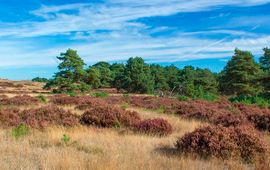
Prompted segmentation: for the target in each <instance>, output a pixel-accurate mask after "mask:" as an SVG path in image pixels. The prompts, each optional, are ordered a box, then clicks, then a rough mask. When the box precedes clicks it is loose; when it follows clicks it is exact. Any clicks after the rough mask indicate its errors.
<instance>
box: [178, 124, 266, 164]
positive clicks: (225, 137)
mask: <svg viewBox="0 0 270 170" xmlns="http://www.w3.org/2000/svg"><path fill="white" fill-rule="evenodd" d="M176 147H177V149H178V150H179V151H180V152H181V153H194V154H198V155H200V156H203V157H209V156H215V157H221V158H226V159H228V158H232V157H240V158H242V159H244V160H247V161H252V160H255V159H257V158H263V156H265V155H264V154H265V153H266V151H267V149H266V145H265V144H264V143H263V141H262V140H261V139H260V136H259V135H258V134H257V133H256V132H255V131H254V130H253V129H252V128H250V127H245V126H241V127H236V128H233V127H230V128H225V127H221V126H207V127H204V128H198V129H196V130H195V131H194V132H191V133H188V134H186V135H185V136H183V137H182V138H180V139H179V140H178V141H177V143H176Z"/></svg>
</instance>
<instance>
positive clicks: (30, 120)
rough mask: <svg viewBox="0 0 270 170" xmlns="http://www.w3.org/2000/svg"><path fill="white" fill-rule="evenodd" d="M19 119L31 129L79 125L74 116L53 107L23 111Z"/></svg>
mask: <svg viewBox="0 0 270 170" xmlns="http://www.w3.org/2000/svg"><path fill="white" fill-rule="evenodd" d="M21 118H22V121H23V122H24V123H25V124H26V125H27V126H30V127H33V128H45V127H47V126H49V125H56V126H67V127H70V126H76V125H77V124H78V123H79V121H78V117H77V116H76V115H74V114H72V113H71V112H69V111H65V110H64V109H62V108H59V107H57V106H54V105H48V106H43V107H40V108H37V109H29V110H24V111H23V112H22V113H21Z"/></svg>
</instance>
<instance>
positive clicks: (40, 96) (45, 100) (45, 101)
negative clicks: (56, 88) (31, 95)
mask: <svg viewBox="0 0 270 170" xmlns="http://www.w3.org/2000/svg"><path fill="white" fill-rule="evenodd" d="M38 98H39V100H40V101H41V102H43V103H47V99H46V97H45V96H43V95H39V96H38Z"/></svg>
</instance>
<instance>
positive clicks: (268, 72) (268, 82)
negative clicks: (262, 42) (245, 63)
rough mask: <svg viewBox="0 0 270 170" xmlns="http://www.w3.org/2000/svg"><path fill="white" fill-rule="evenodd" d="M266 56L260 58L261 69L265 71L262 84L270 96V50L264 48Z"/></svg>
mask: <svg viewBox="0 0 270 170" xmlns="http://www.w3.org/2000/svg"><path fill="white" fill-rule="evenodd" d="M263 51H264V54H263V56H262V57H261V58H260V64H261V68H262V69H263V71H264V72H263V76H262V78H261V82H262V84H263V87H264V91H265V93H268V94H270V49H269V48H264V49H263Z"/></svg>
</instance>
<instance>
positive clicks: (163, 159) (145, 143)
mask: <svg viewBox="0 0 270 170" xmlns="http://www.w3.org/2000/svg"><path fill="white" fill-rule="evenodd" d="M3 81H4V80H3ZM15 83H20V84H23V85H24V86H23V87H22V88H20V89H14V88H13V89H12V88H10V89H9V90H11V91H12V90H13V91H14V94H13V93H7V95H8V96H10V97H12V96H15V95H17V94H16V90H22V91H25V92H26V93H27V94H28V95H33V96H36V95H38V93H32V91H42V89H41V87H42V84H38V83H37V84H32V83H31V82H15ZM43 105H44V104H39V106H43ZM35 107H38V106H23V107H20V109H21V110H23V109H29V108H35ZM63 108H64V109H65V110H71V111H72V112H73V113H75V114H78V115H81V114H82V113H83V111H78V110H75V109H74V106H63ZM129 110H135V111H137V112H138V113H140V115H141V117H142V118H143V119H147V118H164V119H166V120H168V121H169V123H171V125H172V126H173V134H172V135H170V136H168V137H162V138H159V137H153V136H147V135H142V134H134V133H132V132H130V131H128V130H125V129H98V128H94V127H83V126H80V127H73V128H63V127H49V128H46V129H44V130H33V129H32V130H31V132H30V134H29V135H28V136H26V137H23V138H20V139H15V138H13V137H12V135H11V129H0V151H1V152H0V169H5V170H6V169H8V170H15V169H16V170H17V169H23V170H35V169H41V170H50V169H53V170H77V169H79V170H84V169H98V170H99V169H100V170H107V169H108V170H112V169H113V170H114V169H117V170H118V169H119V170H126V169H130V170H133V169H134V170H140V169H149V170H159V169H166V170H170V169H188V170H197V169H199V170H217V169H221V170H223V169H224V170H227V169H237V170H241V169H254V167H253V166H251V165H245V164H243V163H241V162H239V161H237V160H226V161H225V160H224V161H223V160H219V159H215V158H212V159H209V160H204V159H200V158H195V157H192V156H183V155H182V156H181V155H177V154H176V153H175V148H174V144H175V142H176V140H177V139H178V138H179V137H181V136H183V135H184V134H185V133H187V132H191V131H193V130H194V129H195V128H197V127H200V126H205V125H207V123H205V122H200V121H196V120H186V119H181V118H180V117H179V116H176V115H166V114H161V113H158V112H157V111H151V110H143V109H137V108H129ZM64 134H67V135H68V136H70V137H71V141H70V142H69V143H68V144H64V143H63V142H62V141H61V138H62V136H63V135H64Z"/></svg>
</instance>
